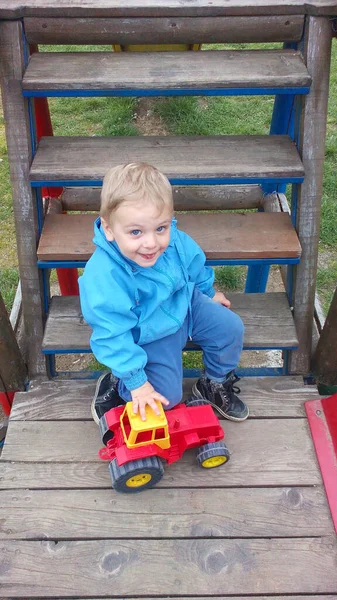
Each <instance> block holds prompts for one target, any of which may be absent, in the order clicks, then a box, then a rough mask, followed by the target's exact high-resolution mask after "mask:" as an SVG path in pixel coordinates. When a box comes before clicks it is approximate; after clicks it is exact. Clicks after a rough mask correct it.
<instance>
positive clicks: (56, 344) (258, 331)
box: [42, 292, 298, 354]
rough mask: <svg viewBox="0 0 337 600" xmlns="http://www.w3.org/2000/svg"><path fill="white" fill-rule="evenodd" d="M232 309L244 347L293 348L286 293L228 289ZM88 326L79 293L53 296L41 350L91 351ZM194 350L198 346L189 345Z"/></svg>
mask: <svg viewBox="0 0 337 600" xmlns="http://www.w3.org/2000/svg"><path fill="white" fill-rule="evenodd" d="M227 297H228V298H229V300H230V301H231V303H232V309H233V311H234V312H236V313H238V314H239V315H240V317H241V319H242V320H243V323H244V326H245V336H244V348H245V349H247V350H248V349H249V348H269V349H278V348H294V347H296V346H297V343H298V341H297V336H296V329H295V325H294V321H293V317H292V313H291V311H290V308H289V304H288V299H287V295H286V293H285V292H271V293H268V294H262V293H261V294H260V293H259V294H242V293H240V292H229V293H228V294H227ZM91 331H92V330H91V327H90V326H89V325H88V324H87V323H86V321H85V320H84V319H83V315H82V311H81V308H80V302H79V297H78V296H53V298H52V301H51V304H50V309H49V314H48V320H47V323H46V327H45V333H44V338H43V343H42V350H43V351H44V352H50V353H55V354H57V353H58V352H60V351H66V352H68V351H69V350H76V351H77V352H82V351H84V352H87V351H90V336H91ZM189 346H190V347H191V348H192V347H193V348H195V349H196V350H198V349H200V348H199V346H196V345H193V344H189Z"/></svg>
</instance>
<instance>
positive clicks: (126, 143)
mask: <svg viewBox="0 0 337 600" xmlns="http://www.w3.org/2000/svg"><path fill="white" fill-rule="evenodd" d="M129 162H147V163H149V164H152V165H154V166H155V167H157V168H158V169H159V170H160V171H162V172H163V173H165V175H167V177H169V179H170V180H171V181H172V183H175V184H179V183H183V182H185V181H189V182H191V183H192V182H195V183H209V182H210V183H260V182H271V181H273V182H277V181H279V182H286V181H288V182H291V181H296V182H301V181H302V180H303V178H304V169H303V165H302V162H301V159H300V157H299V154H298V152H297V150H296V147H295V144H294V142H293V141H292V140H291V138H290V137H289V136H287V135H252V136H237V135H233V136H232V135H230V136H223V135H214V136H181V137H178V136H173V137H171V136H167V137H157V136H147V137H127V136H124V137H88V136H86V137H85V136H83V137H43V138H42V139H41V141H40V143H39V146H38V149H37V153H36V155H35V158H34V160H33V164H32V167H31V173H30V177H31V182H32V185H33V186H34V185H35V186H39V185H41V184H42V183H46V182H50V183H53V182H55V183H56V182H58V183H60V182H62V183H64V182H69V185H70V184H73V185H76V184H77V185H80V182H88V183H91V184H92V185H100V184H101V182H102V180H103V177H104V175H105V173H106V172H107V170H108V169H109V168H110V167H113V166H116V165H119V164H122V163H129ZM93 182H95V183H93Z"/></svg>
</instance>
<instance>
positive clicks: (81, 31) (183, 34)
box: [24, 15, 304, 44]
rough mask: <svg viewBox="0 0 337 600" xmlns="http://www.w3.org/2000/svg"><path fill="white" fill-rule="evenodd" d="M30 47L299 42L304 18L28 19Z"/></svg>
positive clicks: (26, 21) (27, 31)
mask: <svg viewBox="0 0 337 600" xmlns="http://www.w3.org/2000/svg"><path fill="white" fill-rule="evenodd" d="M24 22H25V34H26V37H27V40H28V42H29V43H31V44H81V43H82V44H83V43H85V44H144V43H145V44H148V43H152V44H163V43H166V44H174V43H176V44H202V43H205V44H216V43H235V42H236V43H242V42H245V43H247V42H286V41H300V39H301V37H302V32H303V25H304V16H303V15H284V16H273V15H269V16H260V17H219V16H218V17H187V18H185V17H174V18H156V17H153V18H140V19H136V18H129V19H118V18H110V19H109V18H104V19H100V18H94V19H92V18H76V17H73V18H68V19H67V18H62V17H59V18H56V19H53V18H48V19H43V18H39V17H27V18H25V21H24Z"/></svg>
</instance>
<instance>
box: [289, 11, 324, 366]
mask: <svg viewBox="0 0 337 600" xmlns="http://www.w3.org/2000/svg"><path fill="white" fill-rule="evenodd" d="M331 36H332V28H331V26H330V23H329V21H328V20H326V19H323V18H316V17H310V18H309V19H308V21H307V26H306V32H305V59H306V63H307V65H308V68H309V69H310V73H311V75H312V78H313V85H312V88H311V92H310V94H309V96H308V97H307V98H306V100H305V102H304V107H303V112H302V118H301V131H300V143H299V148H300V152H301V156H302V158H303V164H304V168H305V173H306V176H305V180H304V183H303V184H302V185H301V186H299V190H298V209H297V222H296V230H297V232H298V234H299V239H300V243H301V246H302V249H303V257H302V260H301V263H300V264H299V265H298V266H297V267H296V269H295V270H294V287H293V305H294V318H295V322H296V328H297V333H298V335H299V348H298V350H297V351H296V353H293V354H292V355H291V357H290V363H289V367H290V370H291V372H294V373H308V372H309V371H310V360H311V355H312V330H313V321H314V319H313V317H314V307H315V291H316V273H317V258H318V242H319V229H320V212H321V202H322V193H323V173H324V159H325V134H326V119H327V109H328V96H329V71H330V56H331V39H332V37H331Z"/></svg>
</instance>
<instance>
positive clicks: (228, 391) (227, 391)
mask: <svg viewBox="0 0 337 600" xmlns="http://www.w3.org/2000/svg"><path fill="white" fill-rule="evenodd" d="M239 380H240V377H238V376H237V375H235V374H234V375H231V377H229V378H228V380H227V381H225V382H224V383H220V384H219V388H218V391H219V394H220V396H222V394H224V395H225V397H226V399H227V400H229V402H231V401H232V399H233V396H234V394H240V392H241V389H240V388H239V386H237V385H234V384H235V383H236V382H237V381H239Z"/></svg>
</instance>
